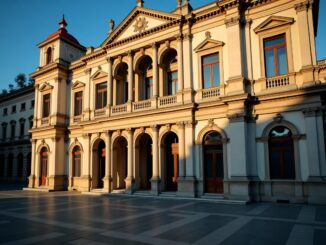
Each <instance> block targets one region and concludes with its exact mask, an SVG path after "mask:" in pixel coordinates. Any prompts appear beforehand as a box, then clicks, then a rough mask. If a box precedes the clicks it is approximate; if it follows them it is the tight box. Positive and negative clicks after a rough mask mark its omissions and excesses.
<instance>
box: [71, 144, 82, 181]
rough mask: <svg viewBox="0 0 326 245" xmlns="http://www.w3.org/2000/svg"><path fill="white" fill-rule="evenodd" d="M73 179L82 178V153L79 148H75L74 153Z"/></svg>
mask: <svg viewBox="0 0 326 245" xmlns="http://www.w3.org/2000/svg"><path fill="white" fill-rule="evenodd" d="M72 164H73V170H72V175H73V177H80V172H81V171H80V168H81V151H80V147H79V146H75V147H74V149H73V151H72Z"/></svg>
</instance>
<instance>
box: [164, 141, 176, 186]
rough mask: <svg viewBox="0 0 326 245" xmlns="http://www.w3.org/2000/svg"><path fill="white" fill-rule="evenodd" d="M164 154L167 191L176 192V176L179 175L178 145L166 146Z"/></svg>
mask: <svg viewBox="0 0 326 245" xmlns="http://www.w3.org/2000/svg"><path fill="white" fill-rule="evenodd" d="M167 147H168V149H167V154H166V168H167V176H166V178H167V182H166V189H167V191H176V190H177V189H178V183H177V179H178V175H179V171H178V170H179V167H178V166H179V144H178V143H172V144H170V145H168V146H167Z"/></svg>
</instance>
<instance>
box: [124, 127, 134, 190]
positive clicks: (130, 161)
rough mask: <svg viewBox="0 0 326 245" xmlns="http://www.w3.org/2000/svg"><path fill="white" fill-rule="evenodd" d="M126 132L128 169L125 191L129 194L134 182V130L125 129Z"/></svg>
mask: <svg viewBox="0 0 326 245" xmlns="http://www.w3.org/2000/svg"><path fill="white" fill-rule="evenodd" d="M127 132H128V139H127V140H128V171H127V175H128V176H127V178H126V179H125V182H126V192H127V193H129V194H132V193H133V184H134V130H133V129H127Z"/></svg>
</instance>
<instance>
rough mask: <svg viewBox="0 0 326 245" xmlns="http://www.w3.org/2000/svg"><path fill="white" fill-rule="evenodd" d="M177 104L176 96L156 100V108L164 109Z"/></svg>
mask: <svg viewBox="0 0 326 245" xmlns="http://www.w3.org/2000/svg"><path fill="white" fill-rule="evenodd" d="M176 103H177V96H176V95H169V96H164V97H160V98H158V106H159V107H164V106H169V105H173V104H176Z"/></svg>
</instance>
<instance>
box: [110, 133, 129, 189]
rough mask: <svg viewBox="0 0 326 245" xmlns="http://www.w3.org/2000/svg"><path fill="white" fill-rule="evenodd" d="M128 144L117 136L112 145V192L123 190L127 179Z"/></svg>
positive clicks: (121, 137)
mask: <svg viewBox="0 0 326 245" xmlns="http://www.w3.org/2000/svg"><path fill="white" fill-rule="evenodd" d="M127 154H128V142H127V140H126V139H125V138H124V137H123V136H119V137H118V138H117V139H115V140H114V143H113V163H112V164H113V171H112V177H113V190H119V189H125V188H126V183H125V179H126V178H127Z"/></svg>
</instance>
